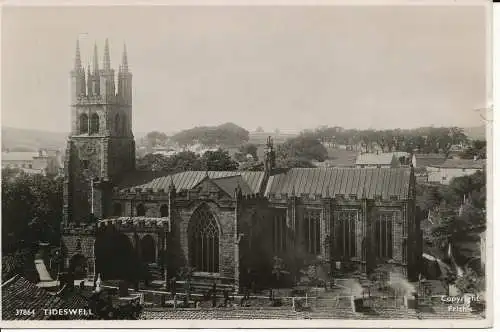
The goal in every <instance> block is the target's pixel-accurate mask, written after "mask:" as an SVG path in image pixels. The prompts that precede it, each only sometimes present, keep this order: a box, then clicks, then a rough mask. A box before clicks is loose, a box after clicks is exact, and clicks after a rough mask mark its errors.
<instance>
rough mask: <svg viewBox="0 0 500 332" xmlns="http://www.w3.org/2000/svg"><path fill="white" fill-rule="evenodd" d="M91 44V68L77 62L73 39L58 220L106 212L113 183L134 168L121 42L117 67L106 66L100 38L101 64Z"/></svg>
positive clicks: (79, 219) (81, 219)
mask: <svg viewBox="0 0 500 332" xmlns="http://www.w3.org/2000/svg"><path fill="white" fill-rule="evenodd" d="M99 64H100V63H99V58H98V49H97V45H94V52H93V59H92V67H91V66H90V65H89V66H88V68H87V76H86V75H85V69H84V68H83V67H82V60H81V55H80V46H79V44H78V42H77V44H76V55H75V62H74V68H73V69H72V70H71V73H70V77H71V96H70V101H71V102H70V104H71V106H70V112H71V132H70V135H69V137H68V143H67V148H66V159H65V165H64V167H65V182H64V221H63V222H64V223H65V224H66V225H68V224H73V223H76V224H81V223H87V222H89V220H90V216H91V215H94V216H96V217H106V216H107V214H108V211H107V207H108V206H109V205H110V204H106V202H107V201H108V199H109V196H110V193H111V190H112V187H113V185H115V184H116V183H117V182H118V181H119V180H120V178H121V177H122V176H123V175H124V174H125V173H126V172H129V171H132V170H134V169H135V142H134V136H133V133H132V73H131V72H129V67H128V59H127V50H126V47H125V46H124V48H123V55H122V63H121V65H120V67H119V71H118V75H117V76H118V77H117V81H118V89H116V87H115V71H114V70H113V69H112V68H111V59H110V52H109V43H108V40H107V39H106V42H105V45H104V56H103V58H102V62H101V64H102V69H100V67H99Z"/></svg>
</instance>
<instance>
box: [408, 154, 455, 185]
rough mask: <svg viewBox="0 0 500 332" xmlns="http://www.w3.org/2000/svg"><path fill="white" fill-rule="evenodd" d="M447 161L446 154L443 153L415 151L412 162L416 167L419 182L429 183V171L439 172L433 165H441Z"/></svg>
mask: <svg viewBox="0 0 500 332" xmlns="http://www.w3.org/2000/svg"><path fill="white" fill-rule="evenodd" d="M445 161H446V155H444V154H441V153H415V154H413V155H412V157H411V164H412V165H413V167H414V168H415V177H416V180H417V182H418V183H427V182H428V180H429V173H433V172H434V173H435V172H438V169H437V168H436V167H433V165H441V164H442V163H444V162H445Z"/></svg>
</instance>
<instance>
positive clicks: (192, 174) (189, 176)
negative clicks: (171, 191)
mask: <svg viewBox="0 0 500 332" xmlns="http://www.w3.org/2000/svg"><path fill="white" fill-rule="evenodd" d="M141 173H142V174H141ZM206 174H207V172H205V171H186V172H180V173H176V174H172V175H166V174H164V173H163V174H162V173H158V172H141V171H138V172H132V173H129V174H128V175H127V177H126V178H125V179H124V180H123V181H122V183H121V184H120V185H119V186H118V187H119V188H120V189H125V188H134V189H138V190H146V189H152V190H153V191H158V190H160V189H163V190H165V191H167V190H168V186H169V185H170V183H171V181H173V183H174V186H175V188H176V190H177V192H179V191H181V190H186V189H192V188H194V187H195V186H196V185H197V184H198V183H200V181H201V180H203V179H204V178H205V176H206ZM208 176H209V178H210V179H213V180H216V179H222V178H230V177H238V176H239V177H240V180H234V179H233V180H228V181H219V183H221V185H223V186H231V185H230V184H229V183H236V182H240V187H242V190H243V186H242V185H241V183H245V184H246V187H248V190H249V191H250V192H251V193H253V194H257V193H258V192H259V190H260V187H261V184H262V181H263V180H264V172H261V171H241V172H239V171H209V172H208ZM233 193H234V190H233Z"/></svg>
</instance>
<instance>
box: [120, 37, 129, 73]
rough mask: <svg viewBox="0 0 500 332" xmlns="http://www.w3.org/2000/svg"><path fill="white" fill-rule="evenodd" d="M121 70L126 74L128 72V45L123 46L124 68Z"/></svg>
mask: <svg viewBox="0 0 500 332" xmlns="http://www.w3.org/2000/svg"><path fill="white" fill-rule="evenodd" d="M121 69H122V71H123V72H124V73H126V72H128V59H127V45H126V44H123V54H122V66H121Z"/></svg>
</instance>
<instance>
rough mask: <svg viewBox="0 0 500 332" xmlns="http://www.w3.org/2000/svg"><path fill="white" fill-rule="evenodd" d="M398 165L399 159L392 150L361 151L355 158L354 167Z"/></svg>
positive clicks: (391, 166) (392, 166)
mask: <svg viewBox="0 0 500 332" xmlns="http://www.w3.org/2000/svg"><path fill="white" fill-rule="evenodd" d="M400 166H401V163H400V161H399V160H398V158H397V157H396V155H395V154H394V153H392V152H389V153H363V154H360V155H359V156H358V157H357V159H356V168H395V167H400Z"/></svg>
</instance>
